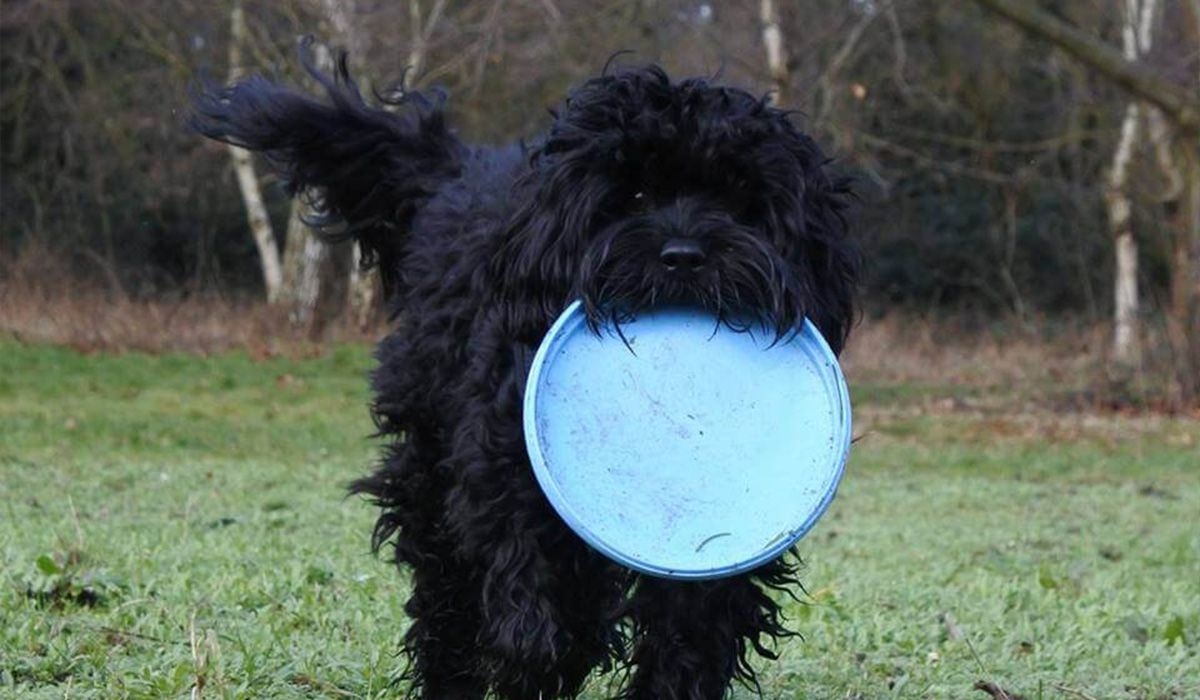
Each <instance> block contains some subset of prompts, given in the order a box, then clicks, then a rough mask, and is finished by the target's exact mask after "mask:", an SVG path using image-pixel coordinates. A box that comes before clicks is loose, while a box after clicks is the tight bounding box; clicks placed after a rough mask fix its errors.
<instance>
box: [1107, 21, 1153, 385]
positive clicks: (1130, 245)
mask: <svg viewBox="0 0 1200 700" xmlns="http://www.w3.org/2000/svg"><path fill="white" fill-rule="evenodd" d="M1156 4H1157V0H1126V2H1125V13H1124V18H1123V20H1122V31H1121V43H1122V46H1121V49H1122V53H1123V54H1124V56H1125V60H1126V61H1129V62H1131V63H1132V62H1135V61H1137V60H1138V57H1139V56H1142V55H1144V54H1145V53H1147V52H1148V51H1149V50H1150V46H1151V41H1152V38H1153V34H1152V29H1153V21H1154V12H1155V6H1156ZM1151 109H1153V107H1151ZM1140 117H1141V109H1140V107H1139V105H1138V103H1137V102H1130V103H1129V105H1128V106H1127V107H1126V108H1125V119H1124V121H1123V122H1122V123H1121V138H1120V140H1119V141H1118V142H1117V150H1116V152H1115V153H1114V154H1113V164H1112V169H1111V170H1110V171H1109V181H1108V192H1107V193H1106V199H1107V200H1108V225H1109V229H1110V231H1111V233H1112V237H1113V251H1114V256H1115V258H1116V261H1115V262H1116V264H1115V266H1114V280H1113V348H1112V359H1113V363H1114V369H1115V370H1116V372H1117V375H1118V376H1120V377H1124V376H1126V375H1128V374H1129V373H1130V372H1131V371H1132V370H1133V369H1134V368H1136V367H1137V365H1138V363H1139V362H1140V360H1141V331H1140V328H1139V323H1138V315H1139V304H1138V241H1137V237H1136V235H1135V234H1134V230H1133V207H1132V205H1131V204H1130V200H1129V191H1128V187H1127V184H1126V183H1127V181H1128V177H1129V164H1130V162H1131V161H1132V160H1133V151H1134V145H1135V144H1136V143H1137V141H1138V133H1139V131H1140V129H1141V119H1140Z"/></svg>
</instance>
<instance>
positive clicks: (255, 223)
mask: <svg viewBox="0 0 1200 700" xmlns="http://www.w3.org/2000/svg"><path fill="white" fill-rule="evenodd" d="M229 26H230V37H229V82H230V83H233V82H236V81H237V79H238V78H239V77H240V76H241V73H242V44H243V43H244V42H245V41H246V14H245V12H244V10H243V9H242V3H241V0H234V3H233V7H232V9H230V11H229ZM229 152H230V155H231V156H232V157H233V169H234V172H235V173H236V174H237V180H238V188H239V189H240V190H241V193H242V201H243V202H245V204H246V219H247V221H248V223H249V224H250V232H251V233H252V234H253V235H254V244H255V245H256V246H257V247H258V257H259V260H260V264H261V265H262V276H263V284H264V286H265V287H266V290H267V301H268V302H270V303H275V302H276V301H278V300H279V297H280V289H281V287H282V284H283V274H282V271H281V268H280V264H279V249H278V248H277V247H276V245H275V232H274V231H273V230H272V229H271V220H270V218H269V217H268V216H267V208H266V206H265V205H264V204H263V198H262V191H261V190H260V189H259V186H258V176H257V175H256V174H255V172H254V161H253V160H252V159H251V157H250V152H249V151H247V150H246V149H244V148H239V147H237V146H234V145H232V144H231V145H230V146H229Z"/></svg>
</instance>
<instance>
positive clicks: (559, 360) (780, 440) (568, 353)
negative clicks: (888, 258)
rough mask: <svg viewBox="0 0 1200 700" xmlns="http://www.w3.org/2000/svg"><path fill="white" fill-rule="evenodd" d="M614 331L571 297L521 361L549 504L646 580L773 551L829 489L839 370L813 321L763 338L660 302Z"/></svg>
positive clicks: (835, 471)
mask: <svg viewBox="0 0 1200 700" xmlns="http://www.w3.org/2000/svg"><path fill="white" fill-rule="evenodd" d="M621 332H622V333H623V334H624V336H625V338H626V340H628V342H629V346H630V347H629V348H627V347H626V346H625V343H623V342H622V341H621V339H620V337H619V336H618V335H617V334H616V333H615V331H614V330H613V329H612V328H601V332H600V334H599V336H597V335H596V334H594V333H592V332H591V331H589V330H588V328H587V324H586V320H585V318H584V314H583V312H582V310H581V308H580V305H579V303H578V302H576V303H575V304H573V305H572V306H571V307H569V308H568V309H567V311H566V312H564V313H563V315H562V316H561V317H560V318H559V319H558V320H557V321H556V323H555V324H554V326H553V327H552V328H551V330H550V332H549V333H548V334H547V336H546V338H545V339H544V340H543V342H542V345H541V347H540V348H539V349H538V352H537V355H536V357H535V358H534V362H533V366H532V368H531V370H530V375H529V380H528V383H527V385H526V392H525V407H524V411H525V413H524V421H525V441H526V446H527V448H528V450H529V455H530V458H531V461H532V463H533V468H534V473H535V474H536V476H537V479H538V483H539V484H540V485H541V488H542V490H543V491H544V492H545V493H546V496H547V498H548V499H549V501H550V503H551V504H552V505H553V506H554V508H555V510H556V511H557V512H558V513H559V515H560V516H561V517H562V518H563V520H564V521H565V522H566V523H567V525H568V526H570V527H571V528H572V529H573V530H574V531H575V532H576V533H577V534H579V536H580V537H582V538H583V539H584V540H585V541H587V542H588V543H589V544H590V545H591V546H593V547H595V548H596V549H597V550H599V551H600V552H602V553H604V554H605V555H607V556H608V557H610V558H612V559H613V560H615V561H617V562H618V563H620V564H623V565H625V566H628V567H630V568H633V569H636V570H639V571H642V572H645V573H648V574H652V575H656V576H662V577H668V578H681V579H704V578H719V577H723V576H729V575H732V574H735V573H738V572H741V571H746V570H749V569H753V568H755V567H757V566H759V565H761V564H764V563H766V562H768V561H770V560H772V559H774V558H775V557H777V556H779V555H780V554H782V553H783V552H784V551H785V550H787V548H788V547H790V546H791V545H792V544H794V543H795V542H796V541H797V540H798V539H800V537H802V536H803V535H804V533H806V532H807V531H808V530H809V529H810V528H811V527H812V526H813V525H814V524H815V523H816V521H817V518H819V517H820V516H821V514H822V513H823V512H824V511H825V508H826V507H827V506H828V505H829V503H830V501H831V500H832V499H833V495H834V493H835V491H836V489H837V485H838V481H839V480H840V478H841V474H842V469H843V466H844V464H845V461H846V456H847V454H848V451H849V448H850V400H849V396H848V394H847V391H846V383H845V379H844V378H843V376H842V373H841V370H840V368H839V367H838V364H837V360H836V358H835V357H834V356H833V353H832V352H831V351H830V349H829V347H828V345H826V343H825V341H824V340H823V339H822V338H821V336H820V334H819V333H818V332H817V330H816V328H815V327H814V326H812V324H811V323H809V322H807V321H805V324H804V327H803V328H802V330H801V331H800V332H799V333H798V334H796V335H795V336H794V337H793V338H791V339H790V340H788V341H786V342H780V343H778V344H776V345H774V346H772V345H771V338H769V337H766V336H765V334H764V333H736V332H734V331H731V330H729V329H728V328H726V327H724V326H722V327H720V328H717V327H716V321H715V319H714V318H713V317H712V316H710V315H708V314H706V313H704V312H701V311H699V310H692V309H685V308H662V309H657V310H654V311H652V312H648V313H643V314H641V315H640V316H639V317H638V318H637V319H635V320H633V321H630V322H628V323H625V324H622V326H621ZM631 349H632V352H631Z"/></svg>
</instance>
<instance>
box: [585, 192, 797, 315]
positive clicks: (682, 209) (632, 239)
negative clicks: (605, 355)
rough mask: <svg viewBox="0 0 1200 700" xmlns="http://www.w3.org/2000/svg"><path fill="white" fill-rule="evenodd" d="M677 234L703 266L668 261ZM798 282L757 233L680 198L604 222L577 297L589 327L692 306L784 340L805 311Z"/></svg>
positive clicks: (589, 253)
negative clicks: (668, 246) (665, 249)
mask: <svg viewBox="0 0 1200 700" xmlns="http://www.w3.org/2000/svg"><path fill="white" fill-rule="evenodd" d="M643 196H645V195H643ZM680 238H683V239H685V240H690V241H694V242H695V243H696V244H697V245H698V246H699V248H700V249H701V250H702V251H703V253H704V255H705V260H704V263H703V264H702V265H700V266H699V267H698V268H696V269H692V268H684V269H670V268H669V267H668V266H666V265H664V264H663V262H662V260H661V256H660V251H661V249H662V246H663V245H664V244H665V243H666V242H668V241H671V240H678V239H680ZM799 285H800V282H799V281H798V280H797V279H796V278H795V277H794V275H793V274H792V273H791V270H790V267H789V266H788V264H787V263H786V261H784V260H782V259H781V258H780V256H779V254H778V253H777V252H776V251H775V250H773V249H772V247H771V246H770V245H769V244H767V243H765V242H764V237H763V236H762V233H761V232H760V231H757V230H754V229H752V228H749V227H747V226H743V225H740V224H738V223H737V222H735V221H734V220H733V218H732V217H731V216H729V214H728V213H727V212H725V211H724V210H722V209H719V208H715V207H706V206H705V204H704V203H703V202H702V201H699V200H680V201H677V202H675V203H672V204H671V205H669V207H668V208H667V209H665V210H660V211H655V212H650V213H643V214H639V215H634V216H631V217H629V218H626V219H622V220H620V221H618V222H615V223H612V224H610V225H608V226H605V227H604V228H603V229H602V230H601V231H600V232H599V234H597V235H596V237H595V239H594V240H593V241H592V242H591V244H590V245H589V246H588V248H587V250H586V251H585V252H584V255H583V261H582V263H581V265H580V271H579V297H580V298H581V299H582V301H583V306H584V310H585V313H586V314H587V317H588V320H589V322H590V325H591V327H592V329H593V330H597V329H598V327H599V325H600V324H601V323H602V322H606V323H608V324H609V325H610V326H612V327H614V328H616V329H617V330H618V332H619V329H620V325H621V324H622V323H625V322H626V321H628V320H629V319H631V318H633V317H636V316H637V315H638V313H639V312H641V311H643V310H647V309H653V308H655V307H660V306H664V305H688V306H694V307H698V308H700V309H703V310H705V311H707V312H709V313H710V314H711V315H712V316H713V318H714V320H715V323H718V324H724V325H725V326H727V327H729V328H731V329H733V330H735V331H748V330H752V329H758V330H767V331H770V332H773V333H774V334H775V337H776V339H779V338H781V337H783V336H785V335H786V334H788V333H789V332H791V331H793V330H794V329H795V328H796V327H797V325H798V324H799V322H800V319H801V317H802V316H803V304H802V302H801V299H802V294H801V292H800V289H799Z"/></svg>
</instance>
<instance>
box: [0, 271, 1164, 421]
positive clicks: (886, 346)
mask: <svg viewBox="0 0 1200 700" xmlns="http://www.w3.org/2000/svg"><path fill="white" fill-rule="evenodd" d="M56 267H61V266H56V265H55V264H54V261H53V259H51V258H50V257H49V256H47V255H45V254H39V253H37V252H23V253H22V254H21V255H19V256H18V257H17V258H16V259H15V260H10V261H9V262H8V263H7V264H4V265H0V336H3V337H8V338H12V339H14V340H16V341H17V342H21V343H49V344H55V345H64V346H69V347H72V348H75V349H77V350H79V351H81V352H128V351H139V352H149V353H165V352H183V353H191V354H200V355H207V354H212V353H218V352H224V351H229V350H243V351H245V352H248V353H249V354H251V355H252V356H254V357H272V356H276V355H286V356H308V355H312V354H316V353H320V352H321V351H322V350H323V348H324V347H325V345H327V344H328V343H330V342H364V343H369V342H373V341H374V340H376V339H378V338H379V337H380V336H381V335H382V334H383V333H384V332H386V324H384V323H383V322H380V323H379V324H378V325H376V326H374V327H370V328H366V329H362V328H357V327H355V325H354V324H352V323H350V322H348V321H346V320H335V321H333V322H331V323H328V324H326V325H325V326H324V327H321V328H312V327H308V328H297V327H295V326H294V325H292V324H291V323H289V322H288V320H287V318H286V316H285V315H284V314H283V313H281V312H280V311H279V310H277V309H273V308H271V307H269V306H268V305H267V304H265V303H263V302H261V301H256V300H253V299H229V298H222V297H220V296H217V295H215V294H197V295H193V296H191V297H188V298H181V299H174V300H141V299H135V298H131V297H130V296H129V295H127V294H124V293H123V292H121V291H119V289H118V286H117V285H116V284H115V283H109V284H107V285H104V284H99V283H94V282H93V283H86V282H82V281H80V280H79V279H78V278H77V277H75V276H72V275H70V274H66V273H65V272H64V271H62V270H61V269H56ZM1108 337H1109V336H1108V328H1107V326H1106V325H1105V324H1092V325H1085V324H1081V323H1078V322H1064V321H1057V322H1052V321H1048V320H1043V321H1039V322H1035V323H1026V324H1018V323H1015V322H1012V321H1011V320H999V321H997V320H981V319H979V318H974V319H968V318H963V317H954V318H949V319H947V318H934V319H928V318H924V319H923V318H917V317H913V316H904V315H900V314H895V315H890V316H885V317H883V318H870V317H869V318H865V319H863V320H862V322H861V323H859V324H858V326H856V328H855V329H854V331H853V333H852V335H851V339H850V343H849V345H848V346H847V350H846V352H845V354H844V355H843V357H842V361H843V365H844V367H845V369H846V373H847V375H848V376H850V377H851V378H852V380H853V381H855V382H869V383H874V384H887V385H893V384H895V385H900V384H912V385H927V386H936V387H963V388H965V389H973V390H977V391H976V393H977V394H978V395H988V396H991V397H993V398H995V397H1001V398H1000V399H999V400H1002V401H1004V402H1005V403H1006V404H1007V408H1009V409H1011V408H1012V407H1013V405H1014V404H1016V403H1022V404H1024V403H1030V402H1032V403H1034V404H1037V405H1040V406H1042V407H1046V406H1050V407H1053V408H1066V409H1086V410H1095V409H1102V410H1120V411H1128V410H1136V411H1143V410H1162V409H1165V408H1167V405H1166V403H1165V402H1164V401H1162V400H1161V399H1158V398H1156V397H1157V396H1159V395H1160V394H1161V392H1159V391H1158V390H1157V389H1156V387H1157V386H1158V385H1159V382H1160V380H1159V379H1157V377H1156V375H1155V373H1154V372H1152V371H1149V370H1145V371H1143V372H1142V373H1140V374H1138V375H1137V376H1135V377H1134V378H1133V379H1132V381H1130V380H1126V381H1125V382H1124V383H1121V384H1116V383H1114V382H1113V381H1111V379H1110V378H1109V377H1108V376H1107V375H1106V373H1105V372H1106V371H1105V367H1106V362H1105V356H1104V353H1105V350H1106V348H1107V341H1108ZM1147 347H1148V348H1149V349H1148V350H1147V353H1146V354H1147V356H1148V360H1147V365H1148V366H1152V365H1153V364H1154V363H1155V353H1156V352H1160V351H1161V350H1160V349H1162V348H1165V347H1166V344H1165V343H1160V342H1158V340H1157V339H1156V337H1155V336H1154V335H1153V331H1152V334H1151V337H1150V338H1149V340H1148V341H1147ZM943 401H945V402H947V403H948V405H947V406H933V407H932V408H934V409H937V410H956V409H959V408H962V406H960V405H958V404H957V403H956V402H957V401H958V399H956V398H945V399H943Z"/></svg>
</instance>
